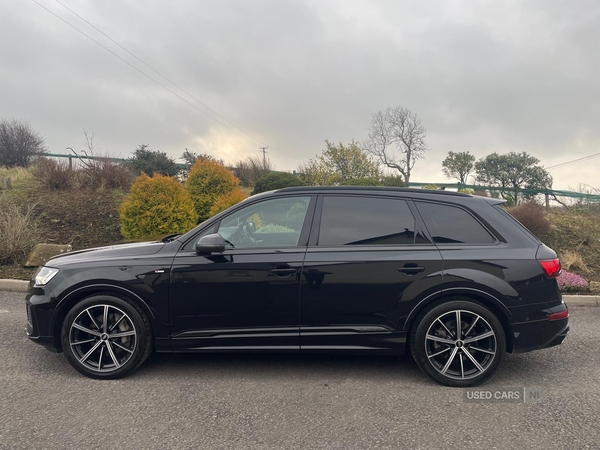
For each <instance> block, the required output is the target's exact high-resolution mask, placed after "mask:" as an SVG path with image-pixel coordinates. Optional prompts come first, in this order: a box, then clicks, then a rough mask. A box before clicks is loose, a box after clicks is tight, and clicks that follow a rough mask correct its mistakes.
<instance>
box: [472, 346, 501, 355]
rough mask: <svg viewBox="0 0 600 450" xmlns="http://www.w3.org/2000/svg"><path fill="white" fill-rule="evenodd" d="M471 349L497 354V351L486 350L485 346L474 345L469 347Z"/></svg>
mask: <svg viewBox="0 0 600 450" xmlns="http://www.w3.org/2000/svg"><path fill="white" fill-rule="evenodd" d="M469 350H475V351H478V352H482V353H487V354H488V355H495V354H496V352H494V351H492V350H486V349H485V348H479V347H473V346H472V345H471V346H470V347H469Z"/></svg>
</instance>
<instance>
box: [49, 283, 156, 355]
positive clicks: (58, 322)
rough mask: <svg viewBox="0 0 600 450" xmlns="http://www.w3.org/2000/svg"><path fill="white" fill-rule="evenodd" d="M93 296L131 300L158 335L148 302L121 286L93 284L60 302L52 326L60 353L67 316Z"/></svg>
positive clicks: (68, 295) (154, 333)
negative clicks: (72, 309) (81, 302)
mask: <svg viewBox="0 0 600 450" xmlns="http://www.w3.org/2000/svg"><path fill="white" fill-rule="evenodd" d="M93 295H111V296H113V297H118V298H121V299H123V300H129V301H131V302H133V303H135V304H136V305H137V306H138V307H139V308H140V309H141V310H142V311H143V312H144V314H146V316H147V317H148V321H149V322H150V326H151V327H152V334H153V335H154V336H157V335H158V328H157V324H156V316H155V315H154V313H153V312H152V310H151V309H150V307H148V305H147V304H146V302H145V301H144V300H143V299H142V298H141V297H140V296H139V295H137V294H135V293H134V292H132V291H130V290H129V289H126V288H124V287H121V286H115V285H112V284H91V285H87V286H83V287H80V288H77V289H75V290H73V291H71V292H69V293H68V294H67V295H66V296H65V297H64V298H62V299H61V300H60V302H59V305H58V307H57V309H56V312H55V314H54V316H53V317H52V322H51V324H50V326H51V330H52V336H53V339H54V347H55V348H56V349H57V350H58V351H59V352H60V351H62V344H61V340H60V333H61V327H62V324H63V322H64V320H65V317H66V316H67V314H68V313H69V311H70V310H71V308H73V306H75V305H76V304H77V303H79V302H80V301H82V300H84V299H86V298H88V297H91V296H93Z"/></svg>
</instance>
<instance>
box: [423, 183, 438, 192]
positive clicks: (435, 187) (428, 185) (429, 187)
mask: <svg viewBox="0 0 600 450" xmlns="http://www.w3.org/2000/svg"><path fill="white" fill-rule="evenodd" d="M437 188H438V187H437V186H436V185H435V184H426V185H425V186H422V187H421V189H427V190H429V191H437Z"/></svg>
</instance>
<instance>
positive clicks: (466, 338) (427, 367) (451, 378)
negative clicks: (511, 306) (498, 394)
mask: <svg viewBox="0 0 600 450" xmlns="http://www.w3.org/2000/svg"><path fill="white" fill-rule="evenodd" d="M459 317H460V319H458V318H459ZM459 320H460V323H461V327H460V328H461V331H460V336H458V335H457V330H456V329H457V327H456V324H457V323H458V322H459ZM409 340H410V350H411V354H412V356H413V359H414V360H415V362H416V363H417V365H418V366H419V368H420V369H421V370H422V371H423V372H425V373H426V374H427V375H429V376H430V377H431V378H433V379H434V380H435V381H437V382H439V383H441V384H443V385H445V386H452V387H469V386H477V385H479V384H481V383H483V382H485V381H486V380H488V379H489V378H490V377H491V376H492V375H494V373H495V372H496V370H497V369H498V367H499V366H500V363H501V362H502V359H503V357H504V353H505V351H506V337H505V335H504V329H503V328H502V324H501V323H500V321H499V320H498V318H497V317H496V316H495V315H494V314H493V313H492V312H491V311H490V310H488V309H487V308H485V307H484V306H482V305H480V304H478V303H475V302H472V301H468V300H449V301H446V302H444V303H440V304H438V305H435V306H433V307H431V308H429V309H427V310H426V311H424V312H423V313H422V314H420V315H419V317H417V319H416V320H415V324H414V325H413V327H412V329H411V333H410V337H409ZM451 358H452V359H451ZM450 359H451V360H450Z"/></svg>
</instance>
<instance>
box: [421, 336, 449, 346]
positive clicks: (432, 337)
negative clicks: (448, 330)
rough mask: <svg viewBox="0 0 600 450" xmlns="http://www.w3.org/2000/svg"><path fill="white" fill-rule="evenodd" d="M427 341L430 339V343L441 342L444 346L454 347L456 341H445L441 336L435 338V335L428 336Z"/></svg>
mask: <svg viewBox="0 0 600 450" xmlns="http://www.w3.org/2000/svg"><path fill="white" fill-rule="evenodd" d="M425 339H429V340H430V341H436V342H441V343H442V344H448V345H454V341H453V340H452V339H444V338H442V337H439V336H434V335H433V334H428V335H427V336H425Z"/></svg>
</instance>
